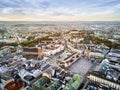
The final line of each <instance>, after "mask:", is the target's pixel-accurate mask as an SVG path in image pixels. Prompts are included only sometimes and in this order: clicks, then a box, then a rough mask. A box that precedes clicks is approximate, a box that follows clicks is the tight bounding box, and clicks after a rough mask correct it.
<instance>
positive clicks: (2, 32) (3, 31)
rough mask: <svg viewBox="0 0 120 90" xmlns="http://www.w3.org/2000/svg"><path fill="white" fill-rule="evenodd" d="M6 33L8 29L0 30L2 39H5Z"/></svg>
mask: <svg viewBox="0 0 120 90" xmlns="http://www.w3.org/2000/svg"><path fill="white" fill-rule="evenodd" d="M6 32H7V29H6V28H2V29H0V35H1V36H2V39H4V35H5V33H6Z"/></svg>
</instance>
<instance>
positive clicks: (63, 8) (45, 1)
mask: <svg viewBox="0 0 120 90" xmlns="http://www.w3.org/2000/svg"><path fill="white" fill-rule="evenodd" d="M119 11H120V1H119V0H4V1H3V0H0V13H1V14H0V19H1V18H2V17H4V18H6V19H9V20H12V19H13V17H15V18H16V19H18V20H19V18H20V20H21V18H23V20H29V19H30V20H68V19H70V20H77V19H78V20H83V19H85V18H86V19H88V20H91V18H101V20H102V18H103V17H107V18H109V19H110V18H111V17H114V18H115V17H116V14H117V15H120V12H119ZM103 19H105V18H103Z"/></svg>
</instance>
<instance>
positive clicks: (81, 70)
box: [69, 59, 93, 75]
mask: <svg viewBox="0 0 120 90" xmlns="http://www.w3.org/2000/svg"><path fill="white" fill-rule="evenodd" d="M92 66H93V64H92V63H91V61H90V60H86V59H79V60H78V61H77V62H75V63H74V64H73V65H71V66H70V67H69V70H70V71H71V72H73V73H77V74H81V75H85V74H86V73H87V72H88V71H89V70H90V69H91V68H92Z"/></svg>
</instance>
